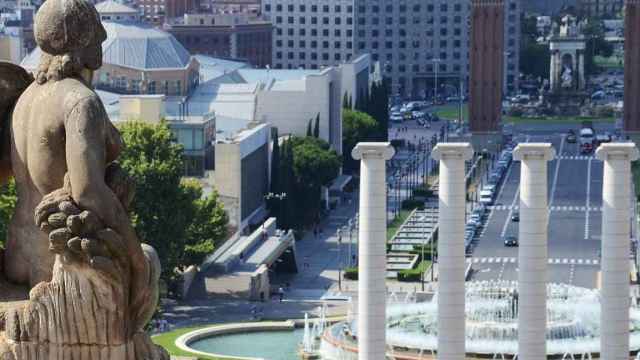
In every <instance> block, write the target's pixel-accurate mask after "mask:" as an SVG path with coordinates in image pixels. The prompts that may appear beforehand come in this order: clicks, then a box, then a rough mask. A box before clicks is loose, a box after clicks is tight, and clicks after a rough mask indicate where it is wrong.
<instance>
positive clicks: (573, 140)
mask: <svg viewBox="0 0 640 360" xmlns="http://www.w3.org/2000/svg"><path fill="white" fill-rule="evenodd" d="M576 141H578V137H577V136H576V132H575V131H573V130H569V132H568V133H567V142H568V143H570V144H575V143H576Z"/></svg>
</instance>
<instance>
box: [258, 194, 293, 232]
mask: <svg viewBox="0 0 640 360" xmlns="http://www.w3.org/2000/svg"><path fill="white" fill-rule="evenodd" d="M286 198H287V193H284V192H283V193H280V194H274V193H272V192H270V193H268V194H266V195H265V196H264V199H265V200H266V201H269V200H278V211H277V213H276V221H277V219H278V216H280V215H281V214H280V203H281V202H282V201H283V200H284V199H286ZM281 225H282V224H281ZM262 226H263V227H264V223H262Z"/></svg>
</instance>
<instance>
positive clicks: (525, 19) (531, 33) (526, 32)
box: [520, 14, 551, 79]
mask: <svg viewBox="0 0 640 360" xmlns="http://www.w3.org/2000/svg"><path fill="white" fill-rule="evenodd" d="M520 33H521V37H520V39H521V41H520V71H521V72H522V73H523V74H525V75H531V76H534V77H536V78H543V79H546V78H548V77H549V72H550V66H551V54H550V52H549V44H539V43H538V35H539V34H538V27H537V19H536V17H535V16H524V14H523V15H522V20H521V21H520Z"/></svg>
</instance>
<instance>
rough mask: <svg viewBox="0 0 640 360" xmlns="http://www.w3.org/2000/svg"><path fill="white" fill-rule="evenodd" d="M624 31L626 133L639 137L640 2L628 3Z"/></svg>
mask: <svg viewBox="0 0 640 360" xmlns="http://www.w3.org/2000/svg"><path fill="white" fill-rule="evenodd" d="M624 31H625V34H624V38H625V41H624V46H625V49H624V50H625V51H624V131H625V133H628V134H629V135H636V136H637V135H640V0H627V1H626V15H625V24H624ZM633 133H635V134H633Z"/></svg>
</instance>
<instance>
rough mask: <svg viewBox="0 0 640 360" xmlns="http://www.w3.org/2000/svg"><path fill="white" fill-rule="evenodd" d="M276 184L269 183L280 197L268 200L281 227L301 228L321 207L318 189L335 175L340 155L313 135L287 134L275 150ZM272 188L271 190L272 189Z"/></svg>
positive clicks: (327, 183)
mask: <svg viewBox="0 0 640 360" xmlns="http://www.w3.org/2000/svg"><path fill="white" fill-rule="evenodd" d="M278 154H279V155H278V156H279V158H278V159H277V160H275V159H274V162H273V163H274V164H278V167H279V169H278V179H279V180H278V184H277V186H276V187H272V192H274V193H276V194H281V193H284V194H286V197H285V198H284V199H278V200H272V205H271V206H270V208H271V210H272V213H273V214H279V216H280V218H279V219H278V225H279V226H280V227H281V228H285V229H287V228H295V229H302V228H305V227H308V226H310V225H312V224H313V223H315V222H316V221H317V220H318V218H319V215H320V210H321V204H320V199H321V189H322V187H323V186H327V185H329V184H330V182H331V181H332V180H333V179H335V178H336V176H337V175H338V172H339V170H340V166H341V165H342V164H341V158H340V156H339V155H338V154H337V153H336V152H335V150H332V149H331V148H330V146H329V144H328V143H327V142H326V141H324V140H322V139H318V138H315V137H313V136H306V137H291V138H289V139H288V140H286V141H284V143H283V144H282V146H279V150H278ZM274 190H275V191H274Z"/></svg>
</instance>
